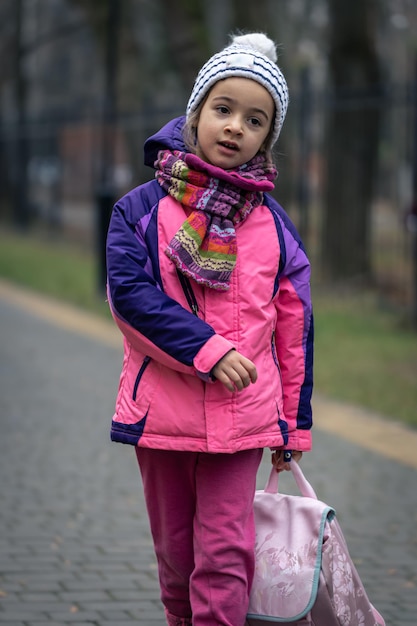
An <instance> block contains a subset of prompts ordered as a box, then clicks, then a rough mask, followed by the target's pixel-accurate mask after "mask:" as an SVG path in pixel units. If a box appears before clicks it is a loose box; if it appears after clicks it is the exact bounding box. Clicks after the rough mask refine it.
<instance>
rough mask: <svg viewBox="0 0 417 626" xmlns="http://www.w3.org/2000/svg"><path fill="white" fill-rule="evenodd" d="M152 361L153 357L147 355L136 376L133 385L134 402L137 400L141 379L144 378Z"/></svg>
mask: <svg viewBox="0 0 417 626" xmlns="http://www.w3.org/2000/svg"><path fill="white" fill-rule="evenodd" d="M150 362H151V357H150V356H145V358H144V359H143V363H142V365H141V366H140V369H139V372H138V375H137V376H136V380H135V384H134V386H133V393H132V399H133V401H134V402H135V401H136V397H137V394H138V387H139V383H140V381H141V379H142V376H143V375H144V373H145V370H146V368H147V367H148V365H149V363H150Z"/></svg>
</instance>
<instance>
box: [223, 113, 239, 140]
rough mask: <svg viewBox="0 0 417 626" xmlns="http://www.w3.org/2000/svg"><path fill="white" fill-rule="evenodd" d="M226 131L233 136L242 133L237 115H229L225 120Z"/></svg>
mask: <svg viewBox="0 0 417 626" xmlns="http://www.w3.org/2000/svg"><path fill="white" fill-rule="evenodd" d="M226 130H228V131H229V132H231V133H233V134H234V135H240V134H241V133H242V131H243V125H242V120H241V119H240V117H239V116H238V115H231V116H230V117H229V119H228V120H227V124H226Z"/></svg>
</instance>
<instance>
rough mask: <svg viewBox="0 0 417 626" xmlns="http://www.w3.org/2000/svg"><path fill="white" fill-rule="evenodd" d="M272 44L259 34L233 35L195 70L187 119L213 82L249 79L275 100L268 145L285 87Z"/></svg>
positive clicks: (283, 107)
mask: <svg viewBox="0 0 417 626" xmlns="http://www.w3.org/2000/svg"><path fill="white" fill-rule="evenodd" d="M276 60H277V53H276V48H275V44H274V42H273V41H271V39H269V38H268V37H267V36H266V35H264V34H263V33H251V34H248V35H239V36H237V37H234V38H233V40H232V43H231V44H230V46H228V47H227V48H224V50H222V51H221V52H218V53H217V54H215V55H214V56H212V57H211V59H209V60H208V61H207V63H205V64H204V65H203V67H202V68H201V70H200V71H199V73H198V76H197V78H196V81H195V83H194V87H193V90H192V92H191V96H190V99H189V101H188V105H187V118H188V117H189V115H190V114H191V113H193V112H194V111H195V110H196V109H197V108H198V106H199V105H200V104H201V102H202V101H203V99H204V97H205V96H206V95H207V93H208V92H209V90H210V89H211V88H212V87H213V85H214V84H215V83H217V81H219V80H222V79H224V78H231V77H232V76H240V77H242V78H251V79H252V80H256V82H258V83H259V84H260V85H262V86H263V87H265V89H267V90H268V91H269V93H270V94H271V96H272V99H273V101H274V103H275V124H274V128H273V132H272V137H271V147H272V146H273V145H274V143H275V142H276V140H277V139H278V137H279V134H280V132H281V128H282V125H283V123H284V119H285V114H286V112H287V107H288V87H287V83H286V81H285V78H284V75H283V74H282V72H281V70H280V69H279V67H278V66H277V65H276Z"/></svg>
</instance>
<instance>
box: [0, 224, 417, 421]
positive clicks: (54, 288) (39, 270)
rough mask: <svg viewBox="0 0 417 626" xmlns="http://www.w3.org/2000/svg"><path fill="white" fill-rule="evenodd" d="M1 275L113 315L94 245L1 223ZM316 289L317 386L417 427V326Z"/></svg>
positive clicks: (365, 300)
mask: <svg viewBox="0 0 417 626" xmlns="http://www.w3.org/2000/svg"><path fill="white" fill-rule="evenodd" d="M0 276H1V277H3V278H6V279H7V280H10V281H13V282H14V283H17V284H19V285H22V286H25V287H28V288H30V289H32V290H35V291H38V292H41V293H44V294H47V295H49V296H52V297H53V298H57V299H60V300H64V301H67V302H69V303H72V304H75V305H77V306H79V307H82V308H84V309H87V310H89V311H93V312H95V313H98V314H100V315H104V316H107V317H110V315H109V312H108V307H107V305H106V303H105V296H104V294H100V293H99V292H98V286H97V283H98V280H97V264H96V261H95V259H94V256H93V253H92V251H91V250H90V251H88V250H84V251H83V250H80V249H79V248H74V246H70V245H68V244H64V243H63V242H58V241H55V242H54V241H51V240H50V239H45V238H44V239H42V238H40V237H36V238H35V237H34V236H31V237H23V236H18V235H17V234H15V233H12V232H7V231H3V232H2V231H0ZM313 296H314V297H313V301H314V309H315V328H316V340H315V389H316V390H317V391H318V392H319V393H321V394H323V395H327V396H329V397H331V398H334V399H337V400H343V401H345V402H349V403H353V404H357V405H359V406H362V407H365V408H369V409H371V410H373V411H376V412H378V413H380V414H381V415H383V416H386V417H388V418H394V419H398V420H399V421H402V422H404V423H407V424H409V425H411V426H413V427H417V384H416V381H417V333H415V332H412V331H411V330H407V329H406V328H404V327H403V326H401V324H400V323H399V320H398V317H397V316H396V315H394V314H393V313H391V312H388V311H386V310H383V309H382V308H381V306H378V303H377V302H376V300H375V298H373V297H372V295H370V294H365V295H364V294H360V293H355V292H349V293H346V294H340V293H335V292H331V291H327V292H323V291H322V290H320V289H318V288H317V289H314V290H313Z"/></svg>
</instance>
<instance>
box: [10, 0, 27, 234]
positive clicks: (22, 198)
mask: <svg viewBox="0 0 417 626" xmlns="http://www.w3.org/2000/svg"><path fill="white" fill-rule="evenodd" d="M22 19H23V11H22V0H16V4H15V46H16V47H15V101H16V117H17V119H16V144H15V145H16V171H15V177H14V198H15V201H14V204H15V206H14V211H13V215H14V222H15V225H16V226H17V228H19V230H23V231H24V230H27V228H28V226H29V205H28V161H29V145H28V136H27V124H26V122H27V119H26V107H27V82H26V75H25V68H24V66H23V59H24V49H23V42H22Z"/></svg>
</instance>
